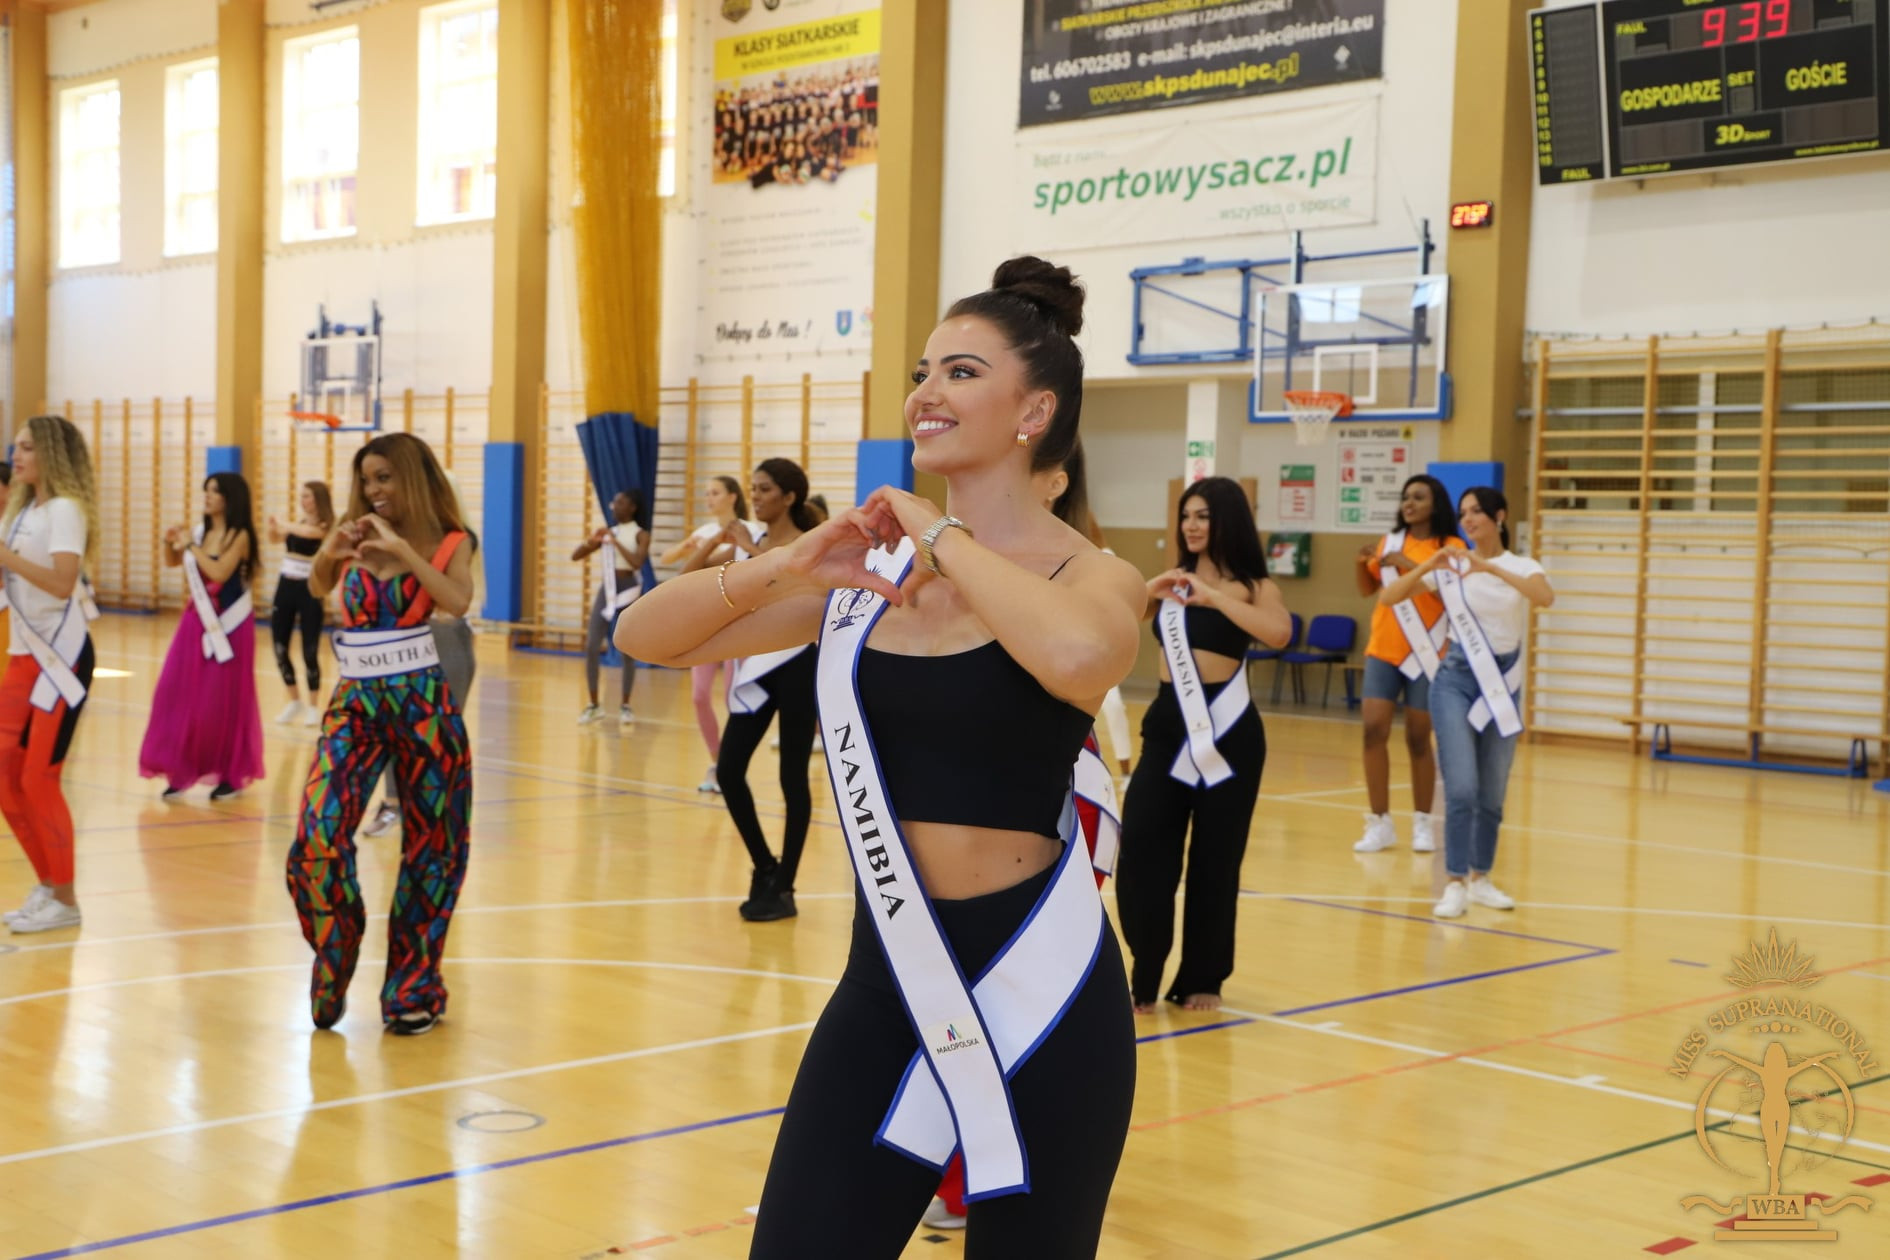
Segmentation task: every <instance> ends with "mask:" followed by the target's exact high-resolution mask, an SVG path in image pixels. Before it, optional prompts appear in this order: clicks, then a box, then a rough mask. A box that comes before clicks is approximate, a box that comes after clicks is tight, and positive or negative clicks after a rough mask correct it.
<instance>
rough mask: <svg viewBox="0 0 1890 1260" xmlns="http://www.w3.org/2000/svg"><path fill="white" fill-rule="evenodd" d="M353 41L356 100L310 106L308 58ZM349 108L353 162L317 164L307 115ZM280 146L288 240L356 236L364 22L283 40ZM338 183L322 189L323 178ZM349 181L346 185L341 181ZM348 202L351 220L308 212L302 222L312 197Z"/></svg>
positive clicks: (281, 227) (282, 217)
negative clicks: (326, 220)
mask: <svg viewBox="0 0 1890 1260" xmlns="http://www.w3.org/2000/svg"><path fill="white" fill-rule="evenodd" d="M346 43H353V44H354V101H353V103H352V105H348V104H345V103H343V102H341V101H339V100H334V101H323V102H321V103H320V104H319V105H315V106H311V105H310V103H309V102H308V100H307V93H306V92H305V91H304V88H305V75H306V70H305V67H306V64H307V61H308V59H309V58H310V56H311V55H312V54H314V53H316V52H317V51H318V50H319V49H322V48H327V47H334V46H337V45H341V44H346ZM342 109H350V110H352V112H353V115H354V138H353V153H354V164H353V165H352V166H348V167H343V166H341V165H338V164H329V165H326V166H321V167H319V168H318V167H317V166H316V164H315V163H313V162H310V161H306V160H305V159H306V157H307V155H306V153H305V150H306V149H308V148H309V147H310V141H311V136H310V135H309V131H310V130H311V129H310V128H309V126H308V123H307V120H308V118H309V117H310V115H311V114H312V113H314V112H318V111H338V110H342ZM281 135H282V152H281V178H280V182H279V184H278V188H279V191H280V194H281V197H282V206H281V213H280V214H279V215H278V220H279V221H278V223H277V229H278V234H279V236H280V237H281V239H282V243H283V244H285V245H297V244H302V243H305V242H311V241H330V240H342V239H346V238H348V237H351V236H354V235H355V234H356V233H357V232H359V231H360V202H359V192H360V179H361V28H360V27H359V26H352V25H350V26H337V27H332V28H330V29H328V30H325V31H320V32H318V33H316V34H313V35H304V36H301V37H300V38H297V39H288V40H284V41H283V43H282V133H281ZM329 183H332V184H335V185H337V187H335V188H334V189H332V190H329V189H324V188H323V185H324V184H329ZM343 185H345V187H344V186H343ZM330 197H332V199H333V201H334V202H335V203H337V204H338V205H339V206H341V207H343V208H345V211H346V217H347V222H346V223H345V224H344V223H337V224H336V225H335V226H332V227H322V226H318V225H317V224H316V223H315V221H314V219H315V216H314V215H309V216H308V222H307V223H306V224H304V223H303V222H302V221H301V220H300V218H299V217H298V216H299V215H300V212H301V209H302V206H303V204H304V201H305V200H306V199H308V198H330Z"/></svg>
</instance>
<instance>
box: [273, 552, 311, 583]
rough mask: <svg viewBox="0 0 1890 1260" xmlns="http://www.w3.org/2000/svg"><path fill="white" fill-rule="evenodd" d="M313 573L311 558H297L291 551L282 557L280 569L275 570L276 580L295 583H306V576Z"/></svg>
mask: <svg viewBox="0 0 1890 1260" xmlns="http://www.w3.org/2000/svg"><path fill="white" fill-rule="evenodd" d="M314 571H315V559H314V557H313V556H298V555H296V554H295V553H294V552H293V551H291V552H288V553H286V554H284V555H283V557H282V567H281V568H279V569H277V570H276V576H277V577H278V578H289V579H291V580H293V581H296V582H306V581H308V575H309V574H310V573H313V572H314Z"/></svg>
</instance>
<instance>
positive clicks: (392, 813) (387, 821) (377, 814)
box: [361, 805, 400, 836]
mask: <svg viewBox="0 0 1890 1260" xmlns="http://www.w3.org/2000/svg"><path fill="white" fill-rule="evenodd" d="M399 821H400V811H399V810H397V809H395V808H394V807H393V806H392V805H383V806H381V807H380V808H379V809H378V810H376V811H374V817H373V818H372V819H370V820H369V821H368V825H367V826H365V827H363V828H361V834H362V835H364V836H378V835H380V834H381V833H382V832H384V831H386V830H387V829H388V828H389V827H392V826H393V825H394V824H395V823H397V822H399Z"/></svg>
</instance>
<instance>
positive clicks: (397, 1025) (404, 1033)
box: [387, 1011, 440, 1037]
mask: <svg viewBox="0 0 1890 1260" xmlns="http://www.w3.org/2000/svg"><path fill="white" fill-rule="evenodd" d="M439 1022H440V1017H439V1016H438V1015H435V1014H434V1013H433V1012H432V1011H404V1012H402V1013H401V1014H399V1015H396V1016H394V1017H393V1018H392V1019H390V1020H388V1021H387V1031H388V1032H390V1033H393V1034H394V1036H396V1037H422V1036H425V1035H426V1034H427V1033H430V1032H432V1031H433V1026H434V1025H435V1024H437V1023H439Z"/></svg>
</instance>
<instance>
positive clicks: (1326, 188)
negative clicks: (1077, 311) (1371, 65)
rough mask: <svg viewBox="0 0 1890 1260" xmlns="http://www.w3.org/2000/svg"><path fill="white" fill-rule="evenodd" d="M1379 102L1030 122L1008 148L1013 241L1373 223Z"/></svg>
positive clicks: (1086, 241) (1074, 242)
mask: <svg viewBox="0 0 1890 1260" xmlns="http://www.w3.org/2000/svg"><path fill="white" fill-rule="evenodd" d="M1378 102H1379V98H1378V97H1377V96H1376V95H1374V96H1369V97H1365V98H1363V99H1358V100H1352V101H1345V102H1341V103H1338V104H1333V105H1317V106H1314V107H1312V108H1310V109H1291V110H1276V111H1272V112H1268V113H1264V114H1254V115H1243V116H1241V117H1222V118H1219V119H1216V120H1212V121H1209V122H1206V123H1201V122H1195V121H1188V122H1182V121H1181V120H1178V119H1177V120H1174V121H1171V122H1170V123H1169V124H1168V125H1167V126H1157V127H1144V128H1142V129H1138V130H1134V131H1119V132H1116V133H1114V134H1108V135H1096V134H1093V133H1090V132H1088V130H1087V129H1086V130H1085V134H1084V135H1083V136H1082V137H1081V138H1080V139H1077V138H1075V137H1072V138H1071V139H1070V140H1069V141H1067V142H1059V137H1061V136H1063V135H1064V134H1065V133H1063V132H1043V133H1039V134H1038V135H1035V136H1033V137H1032V142H1031V143H1027V144H1020V145H1019V146H1018V148H1017V162H1018V171H1017V175H1016V177H1015V178H1014V179H1013V180H1012V183H1011V187H1012V189H1013V190H1014V192H1013V196H1015V197H1016V198H1017V204H1015V205H1014V206H1013V211H1014V213H1015V215H1016V222H1017V223H1018V224H1019V225H1020V228H1021V229H1022V230H1021V231H1020V233H1019V239H1018V240H1017V242H1016V243H1017V245H1018V246H1019V247H1020V248H1024V249H1054V248H1064V249H1071V248H1077V249H1080V248H1083V247H1086V246H1092V245H1141V244H1146V243H1149V242H1154V241H1175V240H1192V239H1195V238H1197V237H1209V236H1250V235H1254V234H1256V233H1262V232H1283V231H1289V230H1292V229H1296V228H1329V227H1344V226H1349V225H1356V224H1361V223H1371V222H1373V221H1374V220H1375V219H1376V217H1377V197H1376V190H1377V186H1378Z"/></svg>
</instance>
